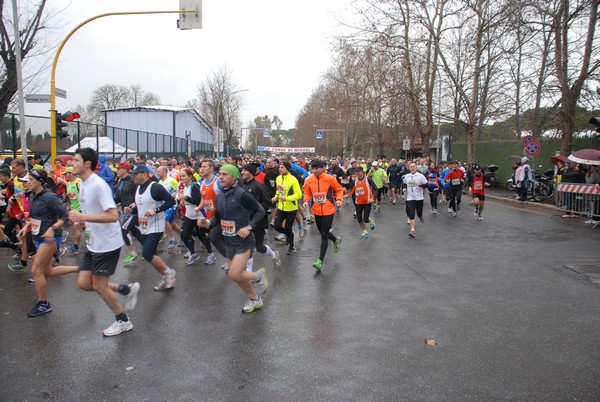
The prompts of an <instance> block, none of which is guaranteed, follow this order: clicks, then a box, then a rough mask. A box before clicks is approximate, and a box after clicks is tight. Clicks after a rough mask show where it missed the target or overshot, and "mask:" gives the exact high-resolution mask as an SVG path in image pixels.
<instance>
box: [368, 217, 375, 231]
mask: <svg viewBox="0 0 600 402" xmlns="http://www.w3.org/2000/svg"><path fill="white" fill-rule="evenodd" d="M369 226H370V227H371V230H375V219H373V217H371V218H369Z"/></svg>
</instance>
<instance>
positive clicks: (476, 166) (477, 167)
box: [473, 163, 481, 170]
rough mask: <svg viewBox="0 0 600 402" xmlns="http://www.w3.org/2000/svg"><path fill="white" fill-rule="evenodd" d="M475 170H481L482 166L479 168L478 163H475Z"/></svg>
mask: <svg viewBox="0 0 600 402" xmlns="http://www.w3.org/2000/svg"><path fill="white" fill-rule="evenodd" d="M473 170H481V166H479V165H478V164H477V163H474V164H473Z"/></svg>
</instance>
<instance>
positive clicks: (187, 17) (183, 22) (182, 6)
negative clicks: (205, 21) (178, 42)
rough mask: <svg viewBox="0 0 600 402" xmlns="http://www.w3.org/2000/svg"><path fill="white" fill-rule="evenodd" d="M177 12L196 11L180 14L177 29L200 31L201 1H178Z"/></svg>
mask: <svg viewBox="0 0 600 402" xmlns="http://www.w3.org/2000/svg"><path fill="white" fill-rule="evenodd" d="M179 10H196V12H195V13H180V14H179V19H178V20H177V28H179V29H202V0H179Z"/></svg>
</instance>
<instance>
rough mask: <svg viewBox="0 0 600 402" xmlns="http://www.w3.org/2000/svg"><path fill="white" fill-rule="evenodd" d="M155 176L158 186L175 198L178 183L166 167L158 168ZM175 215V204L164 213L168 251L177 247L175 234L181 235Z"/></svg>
mask: <svg viewBox="0 0 600 402" xmlns="http://www.w3.org/2000/svg"><path fill="white" fill-rule="evenodd" d="M156 174H158V178H159V179H160V180H159V181H158V184H160V185H161V186H163V187H164V188H165V190H167V192H168V193H169V194H171V197H173V198H175V196H176V195H177V189H178V187H179V183H177V180H175V179H174V178H173V177H171V176H169V169H167V167H166V166H159V167H158V169H157V171H156ZM175 214H177V204H175V205H173V207H172V208H169V209H167V210H166V211H165V229H166V231H167V236H168V238H169V242H168V244H167V249H169V250H171V249H173V248H175V246H176V245H177V242H176V241H175V233H178V234H179V233H181V228H180V227H179V225H178V224H177V222H175Z"/></svg>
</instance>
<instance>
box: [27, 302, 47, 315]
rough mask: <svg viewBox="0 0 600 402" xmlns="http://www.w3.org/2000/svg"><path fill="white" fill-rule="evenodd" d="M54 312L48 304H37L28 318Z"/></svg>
mask: <svg viewBox="0 0 600 402" xmlns="http://www.w3.org/2000/svg"><path fill="white" fill-rule="evenodd" d="M51 311H52V306H50V303H48V302H37V303H36V304H35V306H33V308H32V309H31V310H29V312H28V313H27V317H38V316H40V315H42V314H46V313H49V312H51Z"/></svg>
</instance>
